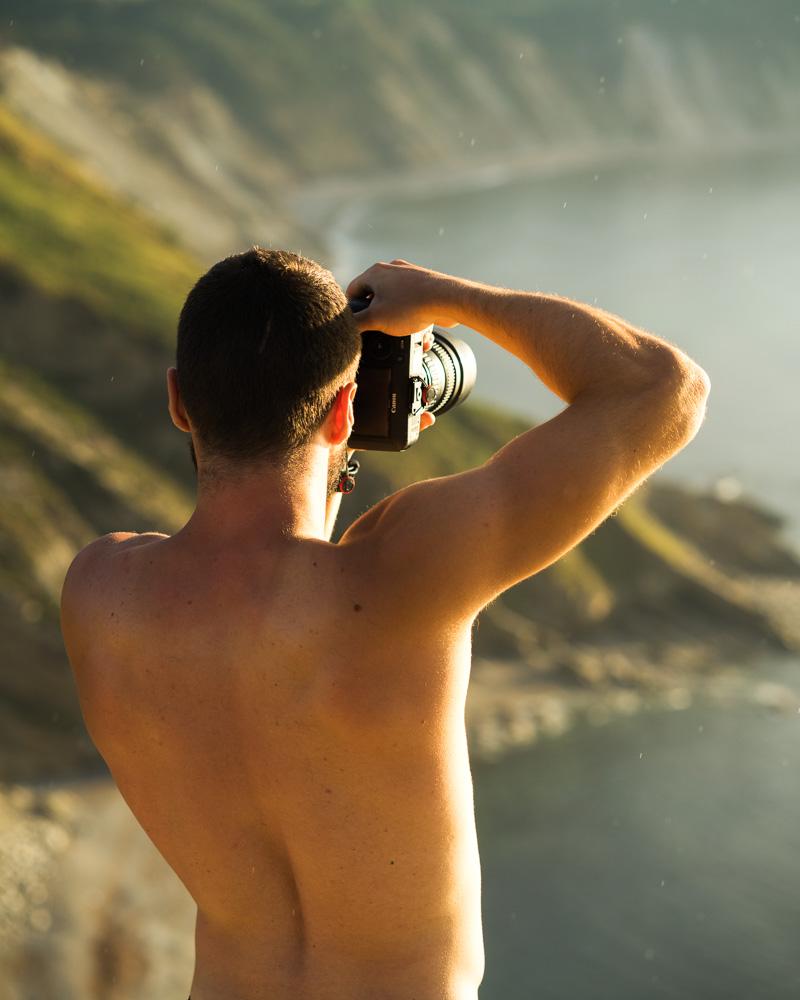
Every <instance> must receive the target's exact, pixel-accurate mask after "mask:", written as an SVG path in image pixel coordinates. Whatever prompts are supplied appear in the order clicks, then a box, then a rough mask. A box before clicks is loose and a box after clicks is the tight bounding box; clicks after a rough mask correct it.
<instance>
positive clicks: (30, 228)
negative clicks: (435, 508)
mask: <svg viewBox="0 0 800 1000" xmlns="http://www.w3.org/2000/svg"><path fill="white" fill-rule="evenodd" d="M23 206H27V207H28V208H29V209H30V210H23V208H22V207H23ZM0 233H2V235H1V236H0V459H2V461H3V468H4V475H3V477H2V480H1V481H0V556H1V557H2V558H0V627H2V632H3V636H4V640H5V643H6V650H7V654H8V655H7V656H6V657H5V658H4V659H3V661H2V666H0V733H2V734H3V737H2V742H0V778H2V777H10V776H12V775H16V776H21V775H27V776H34V775H37V774H44V773H53V772H59V773H63V772H64V771H68V770H69V769H71V768H74V767H75V766H84V765H85V764H87V762H92V761H93V760H95V758H94V757H93V755H92V751H91V747H90V745H89V744H88V742H87V741H86V737H85V734H84V733H83V729H82V726H81V723H80V717H79V713H78V710H77V706H76V704H75V699H74V696H73V691H72V685H71V677H70V675H69V671H68V668H67V665H66V663H65V660H64V657H63V653H62V651H61V648H60V642H59V637H58V628H57V599H58V592H59V588H60V582H61V579H62V577H63V573H64V570H65V569H66V566H67V565H68V562H69V560H70V558H71V556H72V554H73V553H74V552H75V551H76V549H77V548H78V547H80V546H81V545H82V544H83V543H84V542H85V541H87V540H88V539H89V538H91V537H93V536H95V535H97V534H100V533H103V532H105V531H109V530H114V529H129V530H145V529H148V528H159V529H163V530H167V531H169V530H172V529H174V528H176V527H177V526H178V525H180V524H181V523H182V521H183V519H184V518H185V516H186V514H187V512H188V510H189V509H190V497H191V492H192V479H193V473H192V470H191V466H190V463H189V460H188V456H187V454H186V450H185V439H183V437H182V436H181V435H180V434H178V433H177V432H175V431H174V429H172V428H171V425H170V424H169V422H168V419H167V417H166V413H165V407H164V391H163V385H162V381H163V366H165V365H166V364H167V363H168V361H169V359H170V353H171V351H170V342H171V339H172V332H171V330H172V327H173V325H174V320H175V316H176V314H177V311H178V307H179V304H180V301H181V299H182V297H183V295H184V293H185V291H186V289H187V288H188V286H189V285H190V283H191V281H192V279H193V278H194V276H195V275H196V273H197V271H198V266H197V264H196V263H195V262H194V261H193V260H191V258H189V257H188V256H187V255H186V254H185V253H184V252H183V251H181V250H179V249H178V248H177V247H176V246H175V244H174V243H173V242H172V241H171V240H170V238H169V237H168V236H167V235H165V234H163V233H161V232H160V231H159V230H158V229H157V228H156V227H154V226H153V225H152V224H151V223H149V222H147V221H145V220H144V219H142V218H141V217H140V216H139V215H138V214H137V213H136V212H134V211H133V210H132V209H130V208H128V207H126V206H124V205H121V204H119V203H117V202H115V201H114V200H112V199H111V198H109V197H108V196H107V195H106V194H105V193H104V192H103V191H102V190H101V189H100V188H99V187H98V186H97V185H96V184H95V183H94V182H92V180H91V179H90V178H88V177H86V176H85V175H84V174H82V173H81V171H80V170H78V169H77V168H76V167H75V166H74V165H73V164H71V163H69V162H68V161H67V160H65V158H64V157H63V156H62V155H60V154H59V153H57V152H56V150H54V149H53V148H52V147H51V146H50V145H49V144H48V143H47V142H45V141H44V140H42V139H40V138H39V137H37V136H35V135H33V134H31V132H30V131H29V130H28V129H27V128H26V127H24V126H23V125H21V124H20V123H19V122H18V121H16V120H15V119H14V118H13V117H12V116H11V115H9V114H8V112H7V111H5V110H3V108H2V106H0ZM109 372H112V373H113V374H112V375H109ZM523 429H524V425H523V424H521V423H520V422H519V421H518V420H516V419H514V418H511V417H509V416H507V415H505V414H502V413H492V412H490V411H488V410H486V409H485V408H483V407H479V406H477V405H474V404H470V405H467V406H466V407H463V408H460V409H459V410H456V411H454V413H453V414H451V415H448V416H447V418H445V419H443V420H441V421H440V422H439V423H438V424H437V427H436V428H435V429H434V430H433V431H429V432H426V433H425V434H424V435H423V437H422V439H421V441H420V443H419V444H418V445H417V446H415V447H414V448H413V449H412V450H410V451H409V452H407V453H405V454H403V455H399V456H398V455H388V454H377V453H376V454H371V455H368V456H365V457H364V462H363V465H364V472H363V474H362V477H361V481H360V483H359V490H358V492H357V493H356V494H354V496H353V497H352V498H348V499H346V500H345V502H344V510H343V513H342V521H341V524H340V530H341V529H342V528H343V527H344V525H345V524H346V523H347V521H348V519H349V518H353V517H355V516H357V515H358V514H359V513H360V512H361V510H363V509H364V508H365V507H366V506H368V505H369V504H370V503H371V502H374V501H375V500H377V499H378V498H379V497H381V496H384V495H386V493H388V492H390V491H392V490H394V489H397V488H398V487H401V486H403V485H404V484H405V483H408V482H411V481H414V480H416V479H419V478H424V477H427V476H431V475H438V474H442V473H450V472H455V471H458V470H460V469H463V468H466V467H469V466H471V465H475V464H477V463H479V462H481V461H483V460H485V459H486V458H487V457H488V456H489V455H490V454H491V453H492V452H493V451H495V450H496V449H497V448H498V447H499V446H500V445H501V444H502V443H504V442H505V441H507V440H509V438H511V437H512V436H514V435H515V434H516V433H518V432H520V431H521V430H523ZM673 509H675V505H674V504H673V505H671V506H670V510H673ZM767 537H768V536H767ZM604 539H605V541H604ZM590 541H591V544H590V545H586V546H583V547H581V548H580V549H579V550H577V551H575V552H573V553H571V554H570V555H569V556H567V557H566V558H565V559H563V560H562V561H560V562H559V563H558V564H557V565H556V566H555V567H553V568H551V569H550V570H548V571H547V572H546V573H544V574H540V576H538V577H536V578H535V579H534V580H531V581H527V582H526V583H525V584H523V585H521V586H520V587H518V588H515V589H514V590H513V591H510V592H509V593H508V594H507V595H505V596H504V597H503V598H502V599H501V600H500V601H498V602H496V604H495V605H494V606H493V607H492V608H491V609H490V610H489V612H487V616H486V623H485V625H484V626H482V628H481V630H480V632H479V633H478V635H477V637H476V652H478V653H480V654H483V655H484V656H503V655H507V656H512V657H520V656H522V657H523V658H525V657H528V656H534V657H535V652H536V649H537V643H538V642H539V641H540V640H541V641H544V640H546V638H547V635H550V636H551V637H552V636H554V635H555V636H558V635H561V636H563V635H565V634H568V635H571V636H576V635H583V637H584V638H586V637H591V635H593V634H596V633H597V630H598V629H599V628H601V627H602V626H603V624H604V623H606V624H610V623H613V621H614V616H615V614H616V615H618V614H620V613H621V612H623V611H625V609H628V610H630V609H631V608H632V607H633V608H635V607H637V602H638V606H639V607H640V608H641V605H642V601H643V600H644V601H645V603H646V598H643V597H642V594H640V593H638V589H639V584H640V582H641V581H642V580H643V579H646V580H648V581H650V584H652V581H653V580H654V579H655V580H657V581H658V586H657V587H656V591H657V596H656V599H655V600H654V602H651V603H652V604H655V605H657V606H658V607H659V608H660V609H661V611H662V613H663V614H664V615H665V616H666V617H669V616H670V615H673V616H675V615H677V616H678V617H679V616H680V614H681V613H682V612H681V611H680V607H681V602H683V603H685V602H686V601H687V600H696V599H697V597H698V595H705V613H706V615H712V616H713V615H714V614H717V615H718V616H719V615H720V614H721V617H720V618H719V620H720V621H725V622H730V621H731V620H732V619H735V620H736V621H737V622H738V623H739V624H740V625H741V624H742V623H744V627H745V628H747V629H749V630H750V631H751V633H752V632H753V631H755V633H756V634H758V635H766V636H768V637H769V636H771V631H770V628H769V626H768V625H767V624H766V623H765V622H764V621H762V620H761V619H760V618H759V617H758V615H756V614H754V613H752V612H751V610H750V609H749V608H748V606H747V602H746V601H745V600H743V599H742V600H740V599H739V595H737V594H733V593H732V592H731V590H730V587H729V585H728V581H727V579H726V578H725V577H724V576H723V575H722V574H719V573H718V574H716V576H715V575H714V574H709V573H708V572H707V570H706V569H704V564H703V557H702V555H701V554H700V553H699V552H698V550H697V548H696V546H695V545H693V544H690V543H689V542H687V541H686V540H684V539H681V538H680V526H679V524H673V525H672V526H671V527H669V528H668V527H666V526H665V524H664V523H663V522H662V521H658V520H656V519H655V517H654V515H653V514H652V513H651V512H649V511H648V510H647V509H646V508H645V507H644V506H643V505H642V504H641V503H640V502H635V503H632V504H629V505H628V506H626V507H625V508H624V509H623V511H622V512H621V514H620V516H619V517H617V518H615V519H613V523H611V524H610V525H609V526H608V528H604V529H603V530H602V531H600V532H598V533H597V535H596V536H594V538H593V539H591V540H590ZM750 568H751V569H752V566H751V567H750ZM651 610H652V608H651ZM627 621H628V625H629V626H630V624H631V622H632V623H633V625H634V626H635V621H636V618H635V616H633V617H632V616H631V615H628V616H627ZM34 746H35V750H34V749H33V748H34Z"/></svg>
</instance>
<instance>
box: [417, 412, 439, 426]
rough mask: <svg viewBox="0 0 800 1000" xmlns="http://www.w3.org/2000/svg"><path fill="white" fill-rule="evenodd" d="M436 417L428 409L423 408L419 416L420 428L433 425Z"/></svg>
mask: <svg viewBox="0 0 800 1000" xmlns="http://www.w3.org/2000/svg"><path fill="white" fill-rule="evenodd" d="M435 423H436V417H435V416H434V415H433V414H432V413H430V412H429V411H428V410H423V411H422V413H421V414H420V417H419V429H420V431H424V430H425V429H426V428H427V427H433V425H434V424H435Z"/></svg>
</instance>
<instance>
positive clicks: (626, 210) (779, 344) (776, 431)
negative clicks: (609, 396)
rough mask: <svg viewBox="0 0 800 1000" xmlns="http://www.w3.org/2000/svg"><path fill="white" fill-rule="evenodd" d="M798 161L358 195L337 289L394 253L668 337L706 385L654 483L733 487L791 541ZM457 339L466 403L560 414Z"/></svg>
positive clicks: (799, 415)
mask: <svg viewBox="0 0 800 1000" xmlns="http://www.w3.org/2000/svg"><path fill="white" fill-rule="evenodd" d="M798 167H800V154H792V155H788V154H782V155H780V156H778V155H775V154H770V155H763V156H753V155H749V156H747V157H740V158H738V159H736V158H733V157H728V158H725V159H721V158H708V159H706V160H702V161H697V160H694V161H691V162H672V163H670V164H669V165H666V164H662V165H661V166H659V165H657V164H655V163H650V164H641V163H639V164H630V165H628V166H617V167H615V168H613V169H612V168H610V167H603V168H600V167H598V168H597V169H592V168H591V167H589V168H587V169H583V170H577V171H576V170H571V171H569V172H565V173H563V174H561V175H559V176H548V177H538V178H532V179H530V180H526V181H518V182H514V183H509V184H505V185H503V186H499V187H494V188H491V187H490V188H486V189H484V190H479V191H461V192H459V191H458V190H456V191H454V192H453V193H452V194H449V195H446V196H443V195H442V194H441V193H437V194H436V195H435V196H432V197H430V198H424V197H419V196H417V197H415V198H414V199H413V200H412V199H408V198H402V199H401V198H398V199H397V200H395V201H392V200H391V199H388V200H387V199H385V198H382V200H381V201H380V202H375V201H371V202H369V201H368V202H365V203H364V204H363V206H361V209H360V210H357V211H354V210H352V206H351V210H349V211H348V212H347V213H346V218H347V225H346V227H340V228H339V230H338V231H337V232H336V233H335V234H334V236H335V248H336V256H337V267H336V272H337V276H338V277H339V278H340V280H342V281H343V282H346V281H348V280H349V278H351V277H352V276H353V275H354V274H356V273H358V272H359V271H361V270H362V269H363V268H365V267H367V266H368V265H369V264H371V263H372V262H373V261H375V260H390V259H392V258H393V257H403V258H406V259H408V260H412V261H414V262H417V263H420V264H424V265H427V266H431V267H435V268H437V269H440V270H444V271H448V272H450V273H454V274H461V275H464V276H466V277H471V278H475V279H479V280H483V281H487V282H490V283H496V284H500V285H504V286H508V287H516V288H526V289H538V290H542V291H548V292H558V293H560V294H563V295H568V296H571V297H574V298H577V299H579V300H583V301H587V302H597V304H598V305H600V306H602V307H603V308H606V309H609V310H611V311H612V312H616V313H619V314H620V315H622V316H624V317H625V318H627V319H629V320H631V321H632V322H634V323H637V324H640V325H641V326H644V327H645V328H647V329H651V330H653V331H654V332H656V333H658V334H659V335H661V336H663V337H666V338H667V339H668V340H671V341H673V342H674V343H676V344H677V345H678V346H680V347H682V348H683V349H685V350H686V351H687V352H688V353H689V354H690V355H692V356H693V357H694V358H695V359H696V360H697V361H699V362H700V363H701V364H702V365H703V366H704V367H705V368H706V369H707V370H708V372H709V373H710V375H711V380H712V387H713V388H712V395H711V399H710V403H709V408H708V416H707V419H706V422H705V425H704V427H703V428H702V431H701V433H700V435H699V436H698V437H697V438H696V439H695V441H694V442H692V444H691V446H690V447H688V448H687V449H686V450H685V451H684V452H682V453H681V454H680V455H678V456H676V457H675V458H674V459H673V460H672V461H670V462H669V463H668V465H667V466H666V467H665V469H664V470H662V471H661V472H660V473H658V475H661V476H668V477H669V478H672V479H675V478H677V479H680V480H682V481H684V482H688V483H691V484H694V485H697V486H700V487H709V486H711V485H713V484H714V483H715V482H716V481H717V480H719V479H720V478H722V477H732V478H733V479H735V480H737V481H738V482H739V483H740V484H741V488H742V489H743V490H744V492H745V494H748V495H751V496H753V497H755V498H760V499H762V500H765V501H767V502H768V503H769V504H770V505H772V506H774V507H775V508H776V509H778V510H779V511H781V512H782V513H783V514H785V515H787V516H789V517H792V518H794V521H793V526H792V535H793V537H794V538H795V539H797V540H800V520H798V519H797V518H796V514H797V510H798V498H800V462H798V455H800V449H799V448H798V445H800V312H799V311H798V306H797V297H796V288H797V281H798V274H800V239H798V228H799V227H798V223H800V169H798ZM466 339H467V340H468V341H469V342H470V343H471V344H472V345H473V347H474V349H475V352H476V355H477V357H478V383H477V386H476V390H475V394H476V397H478V396H480V397H483V398H485V399H490V400H494V401H496V402H497V403H498V404H501V405H503V406H504V407H510V408H512V409H514V410H516V411H518V412H519V413H521V414H524V415H526V416H531V417H535V418H545V417H548V416H552V415H553V414H554V413H556V412H558V410H559V409H560V408H561V405H562V404H561V403H560V401H559V400H558V399H556V398H555V397H554V396H553V395H552V394H550V393H549V391H548V390H547V389H545V388H544V387H543V386H541V385H540V384H539V383H538V381H537V380H536V379H534V378H532V377H531V375H530V373H529V372H528V370H527V368H526V367H525V366H524V365H522V363H521V362H519V361H517V360H516V359H515V358H513V357H511V356H510V355H508V354H506V353H505V352H503V351H501V350H500V349H499V348H497V347H495V345H494V344H491V343H490V342H488V341H487V340H485V339H484V338H482V337H480V336H479V335H476V334H473V333H471V332H469V331H468V332H467V333H466ZM467 405H468V404H467ZM726 485H727V488H728V493H729V494H730V495H732V494H733V493H735V492H736V484H735V483H733V482H728V483H727V484H726Z"/></svg>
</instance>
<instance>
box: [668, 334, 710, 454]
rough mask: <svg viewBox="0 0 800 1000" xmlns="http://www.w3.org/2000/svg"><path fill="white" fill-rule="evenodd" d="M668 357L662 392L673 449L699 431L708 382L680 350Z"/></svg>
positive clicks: (704, 412) (700, 369) (702, 371)
mask: <svg viewBox="0 0 800 1000" xmlns="http://www.w3.org/2000/svg"><path fill="white" fill-rule="evenodd" d="M670 354H671V357H670V360H669V363H668V365H669V374H668V376H667V377H666V378H665V389H666V392H667V394H668V397H669V403H668V406H669V411H670V414H671V418H672V419H671V420H670V421H669V424H670V425H671V431H672V435H673V436H674V444H675V446H676V450H677V449H679V448H683V447H684V446H685V445H687V444H688V443H689V442H690V441H691V440H692V438H694V436H695V435H696V434H697V432H698V431H699V430H700V426H701V425H702V423H703V420H704V418H705V415H706V405H707V402H708V396H709V393H710V392H711V379H710V378H709V376H708V372H706V371H705V369H704V368H701V367H700V365H698V364H697V363H696V362H694V361H692V359H691V358H689V357H687V356H686V355H685V354H684V353H683V352H682V351H679V350H677V349H676V350H674V351H671V352H670Z"/></svg>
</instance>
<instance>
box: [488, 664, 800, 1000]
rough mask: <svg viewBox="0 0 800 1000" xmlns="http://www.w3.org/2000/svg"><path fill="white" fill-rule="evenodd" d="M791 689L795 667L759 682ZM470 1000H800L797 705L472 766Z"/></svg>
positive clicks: (604, 734) (606, 734)
mask: <svg viewBox="0 0 800 1000" xmlns="http://www.w3.org/2000/svg"><path fill="white" fill-rule="evenodd" d="M764 674H765V676H773V677H777V678H778V679H779V680H782V681H784V682H786V683H787V684H789V685H790V686H791V687H792V688H793V689H794V691H797V690H798V685H800V662H797V661H795V662H790V661H786V662H784V663H783V664H780V665H779V666H778V667H777V668H776V667H774V666H771V667H766V666H765V668H764ZM473 771H474V778H475V795H476V812H477V817H478V832H479V842H480V845H481V860H482V870H483V909H484V934H485V940H486V962H487V964H486V976H485V979H484V984H483V986H482V988H481V994H480V995H481V1000H531V998H533V997H536V998H542V1000H546V998H547V1000H550V998H552V1000H555V998H558V1000H576V998H591V1000H606V998H607V1000H641V998H642V997H664V998H675V1000H677V998H685V1000H716V998H719V1000H723V998H724V1000H738V998H743V1000H744V998H747V1000H751V998H755V997H763V998H770V1000H783V998H786V1000H788V998H790V997H792V998H794V997H797V996H800V949H798V941H799V940H800V787H799V782H798V775H800V694H798V695H797V698H796V704H790V705H789V706H787V707H786V710H785V711H784V712H783V713H776V712H770V711H768V710H766V709H765V708H763V707H759V706H757V705H755V704H746V703H741V704H738V705H733V706H728V707H722V706H720V705H719V704H712V703H711V702H706V703H700V704H696V705H694V706H693V707H690V708H688V709H686V710H684V711H669V710H666V711H665V710H658V711H649V712H643V713H641V714H638V715H635V716H633V717H631V718H627V719H618V720H615V721H614V722H613V723H612V724H609V725H607V726H604V727H602V728H595V727H592V726H591V725H589V724H582V725H579V726H578V727H576V728H575V729H574V730H572V731H571V732H569V733H568V734H566V735H565V736H563V737H560V738H559V739H557V740H552V741H549V742H547V741H545V742H544V743H540V744H538V745H537V746H535V747H532V748H531V749H529V750H525V751H521V752H519V753H517V754H515V755H514V756H511V757H507V758H505V759H503V760H502V761H500V762H498V763H496V764H476V765H474V767H473Z"/></svg>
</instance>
